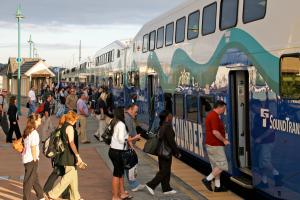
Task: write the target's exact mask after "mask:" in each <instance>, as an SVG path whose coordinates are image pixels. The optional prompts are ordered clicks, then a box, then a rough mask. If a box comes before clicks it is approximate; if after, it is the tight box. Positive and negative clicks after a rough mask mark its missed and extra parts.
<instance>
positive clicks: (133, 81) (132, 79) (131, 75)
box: [128, 71, 140, 87]
mask: <svg viewBox="0 0 300 200" xmlns="http://www.w3.org/2000/svg"><path fill="white" fill-rule="evenodd" d="M139 84H140V78H139V72H138V71H133V72H128V85H129V86H132V87H139Z"/></svg>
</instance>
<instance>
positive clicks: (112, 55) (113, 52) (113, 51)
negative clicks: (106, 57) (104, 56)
mask: <svg viewBox="0 0 300 200" xmlns="http://www.w3.org/2000/svg"><path fill="white" fill-rule="evenodd" d="M114 60H115V50H112V51H111V61H112V62H114Z"/></svg>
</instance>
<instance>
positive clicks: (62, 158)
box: [47, 111, 87, 200]
mask: <svg viewBox="0 0 300 200" xmlns="http://www.w3.org/2000/svg"><path fill="white" fill-rule="evenodd" d="M65 118H66V120H65V123H64V124H63V126H62V127H61V129H60V131H61V137H62V141H63V143H64V145H65V150H64V151H63V153H62V154H60V155H59V157H58V158H57V162H56V163H57V165H60V166H64V175H63V177H62V179H61V180H60V181H59V182H58V183H57V185H56V186H55V187H54V188H53V189H52V190H50V191H49V192H48V193H47V198H48V199H49V200H52V199H58V197H59V196H60V195H61V194H62V193H63V192H64V191H65V189H66V188H67V187H69V188H70V200H82V198H80V194H79V191H78V173H77V167H78V168H83V169H84V168H85V167H86V166H87V165H86V164H85V163H84V162H83V161H82V160H81V157H80V155H79V152H78V144H79V143H78V135H77V133H76V132H75V130H74V125H75V123H76V122H77V120H78V115H77V114H76V113H75V112H74V111H69V112H68V113H67V114H66V115H65Z"/></svg>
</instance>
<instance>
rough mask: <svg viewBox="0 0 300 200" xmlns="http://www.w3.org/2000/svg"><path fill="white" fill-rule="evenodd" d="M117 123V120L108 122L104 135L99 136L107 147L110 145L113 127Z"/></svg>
mask: <svg viewBox="0 0 300 200" xmlns="http://www.w3.org/2000/svg"><path fill="white" fill-rule="evenodd" d="M117 123H118V120H117V119H112V120H111V121H110V123H109V124H108V125H107V126H106V128H105V130H104V133H103V134H102V135H101V138H102V139H103V141H104V142H105V143H106V144H108V145H110V143H111V138H112V135H113V133H114V126H115V125H116V124H117Z"/></svg>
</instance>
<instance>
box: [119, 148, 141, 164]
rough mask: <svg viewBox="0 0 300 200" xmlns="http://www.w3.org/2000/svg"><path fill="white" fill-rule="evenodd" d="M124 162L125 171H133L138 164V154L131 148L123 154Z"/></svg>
mask: <svg viewBox="0 0 300 200" xmlns="http://www.w3.org/2000/svg"><path fill="white" fill-rule="evenodd" d="M122 161H123V166H124V168H125V169H131V168H133V167H134V166H135V165H136V164H138V157H137V154H136V153H135V151H134V150H133V149H130V148H129V149H127V150H125V151H124V152H123V153H122Z"/></svg>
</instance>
